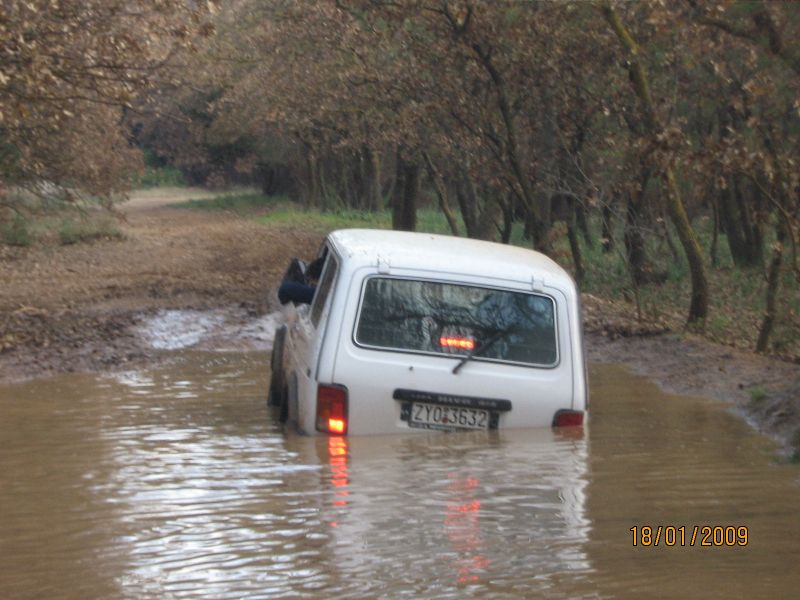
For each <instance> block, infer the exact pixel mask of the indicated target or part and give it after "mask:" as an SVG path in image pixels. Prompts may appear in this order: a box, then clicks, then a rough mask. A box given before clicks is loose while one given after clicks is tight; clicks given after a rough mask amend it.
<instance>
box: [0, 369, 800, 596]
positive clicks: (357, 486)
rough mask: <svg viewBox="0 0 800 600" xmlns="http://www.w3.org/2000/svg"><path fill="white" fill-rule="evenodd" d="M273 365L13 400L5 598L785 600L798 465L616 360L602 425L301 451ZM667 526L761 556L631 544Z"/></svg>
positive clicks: (5, 402) (190, 372) (53, 387)
mask: <svg viewBox="0 0 800 600" xmlns="http://www.w3.org/2000/svg"><path fill="white" fill-rule="evenodd" d="M264 364H265V359H264V357H263V356H262V355H252V354H251V355H207V354H187V355H185V356H184V358H183V360H182V361H180V362H178V363H176V364H175V365H173V366H172V367H170V368H168V369H164V370H159V371H153V372H148V373H139V372H131V373H124V374H121V375H116V376H114V377H105V378H99V379H96V378H91V377H81V376H71V377H63V378H58V379H53V380H49V381H45V382H37V383H34V384H27V385H21V386H14V387H10V388H4V389H0V414H2V419H0V465H2V469H0V515H2V519H0V555H1V556H2V557H3V561H2V566H0V597H3V598H6V597H8V598H34V597H47V598H100V597H103V598H242V597H247V598H272V597H278V598H280V597H291V598H298V597H299V598H319V597H325V598H329V597H330V598H354V597H358V598H382V597H383V598H403V597H410V598H463V597H491V598H525V597H548V598H616V597H632V598H638V597H643V596H647V595H648V594H651V592H652V590H653V589H657V590H658V594H657V595H658V596H659V597H676V598H680V597H686V596H687V595H688V596H691V595H696V594H694V591H696V590H697V589H702V590H703V592H702V594H701V595H702V596H704V597H724V596H726V595H731V594H733V595H742V594H740V593H738V592H741V593H744V594H745V595H749V596H750V597H782V596H783V597H788V596H787V594H789V596H791V595H793V591H795V590H796V589H797V587H798V584H800V581H799V579H800V576H798V574H797V572H796V571H795V570H793V569H791V568H789V567H788V566H789V565H793V564H794V563H796V560H797V558H798V552H797V548H798V546H797V539H798V535H800V519H799V518H798V514H797V511H796V505H797V496H798V483H797V471H796V469H795V470H792V469H793V468H792V467H778V466H776V465H772V464H771V463H770V458H769V455H768V454H767V451H768V448H769V446H768V445H767V444H765V443H764V442H763V440H761V439H760V438H758V437H756V436H754V435H752V434H751V433H750V432H749V431H748V430H747V429H746V427H745V426H744V425H742V424H741V423H740V422H739V421H738V420H736V419H733V418H731V417H730V416H729V415H728V414H727V413H725V412H724V411H723V410H719V407H718V406H717V405H709V404H707V403H704V402H702V401H698V400H695V399H681V398H667V397H664V396H663V395H661V394H659V392H658V391H657V390H656V389H655V388H654V387H652V386H650V385H649V384H647V383H646V382H643V381H641V380H638V379H635V378H632V377H630V376H628V375H626V374H625V373H623V372H622V371H617V370H614V369H610V368H604V369H603V370H602V371H597V370H595V371H594V372H593V373H592V382H593V390H594V391H595V392H596V395H594V396H593V401H594V404H593V407H594V413H593V418H592V423H591V431H590V432H588V433H587V435H582V434H580V432H579V433H578V434H577V435H576V434H575V433H574V432H572V433H571V434H567V433H556V432H553V431H551V430H548V429H545V430H525V431H495V432H469V433H465V434H457V435H448V434H440V433H435V432H426V433H419V434H413V435H397V436H382V437H378V436H376V437H354V438H342V437H319V438H309V437H301V436H296V435H287V434H285V433H284V432H283V431H282V428H281V426H280V424H279V423H277V421H276V419H275V417H276V416H277V415H275V414H272V413H270V412H269V411H268V409H267V407H266V406H265V390H266V381H265V379H266V377H265V375H266V374H265V373H264V368H263V365H264ZM589 433H590V435H589ZM590 442H591V443H590ZM655 521H658V522H664V523H665V524H666V523H671V524H674V525H678V526H680V525H687V526H690V525H693V524H695V523H697V524H702V523H704V522H706V521H708V522H714V523H719V524H723V525H747V526H748V527H750V530H749V531H750V539H751V543H750V544H749V545H748V546H747V547H746V548H727V549H726V548H716V549H700V548H650V549H642V548H636V549H634V548H632V547H631V543H630V539H629V536H630V533H629V528H630V527H632V526H634V525H642V524H646V523H650V522H655ZM752 582H758V583H757V585H756V583H752ZM653 586H655V587H653ZM698 586H700V587H699V588H698ZM648 590H649V591H648ZM651 595H652V594H651Z"/></svg>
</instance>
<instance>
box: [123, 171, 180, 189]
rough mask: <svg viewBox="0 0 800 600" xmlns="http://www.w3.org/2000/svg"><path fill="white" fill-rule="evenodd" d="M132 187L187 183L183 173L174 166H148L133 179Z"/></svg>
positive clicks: (174, 185) (170, 185)
mask: <svg viewBox="0 0 800 600" xmlns="http://www.w3.org/2000/svg"><path fill="white" fill-rule="evenodd" d="M132 185H133V187H134V188H139V189H143V188H154V187H185V186H186V185H188V183H187V181H186V178H185V177H184V176H183V173H181V172H180V170H178V169H176V168H175V167H152V166H148V167H147V168H146V169H145V171H144V173H142V175H140V176H138V177H135V178H134V179H133V182H132Z"/></svg>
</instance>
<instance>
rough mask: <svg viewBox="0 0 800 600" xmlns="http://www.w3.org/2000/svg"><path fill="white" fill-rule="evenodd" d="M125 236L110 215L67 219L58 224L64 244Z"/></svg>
mask: <svg viewBox="0 0 800 600" xmlns="http://www.w3.org/2000/svg"><path fill="white" fill-rule="evenodd" d="M123 237H124V236H123V234H122V232H121V231H120V230H119V228H118V227H117V223H116V221H115V220H114V218H113V217H111V216H108V215H93V216H91V217H88V218H82V219H66V220H64V221H62V222H61V224H60V225H59V226H58V239H59V241H60V243H61V244H62V245H64V246H68V245H71V244H78V243H84V242H93V241H96V240H119V239H122V238H123Z"/></svg>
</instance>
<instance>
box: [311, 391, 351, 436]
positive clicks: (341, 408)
mask: <svg viewBox="0 0 800 600" xmlns="http://www.w3.org/2000/svg"><path fill="white" fill-rule="evenodd" d="M317 431H325V432H327V433H336V434H340V435H344V434H345V433H347V388H344V387H341V386H338V385H322V384H320V386H319V387H318V388H317Z"/></svg>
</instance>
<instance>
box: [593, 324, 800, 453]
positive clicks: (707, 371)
mask: <svg viewBox="0 0 800 600" xmlns="http://www.w3.org/2000/svg"><path fill="white" fill-rule="evenodd" d="M586 351H587V357H588V359H589V361H590V362H596V363H618V364H623V365H626V366H627V367H628V368H629V369H631V370H632V371H633V372H634V373H636V374H638V375H643V376H645V377H648V378H649V379H651V380H653V381H655V382H656V383H657V384H658V385H659V386H660V387H661V388H662V389H663V390H664V391H666V392H669V393H673V394H682V395H691V396H704V397H707V398H713V399H716V400H720V401H723V402H726V403H728V404H729V405H730V406H731V407H732V408H733V410H734V411H735V412H736V413H738V414H739V415H741V416H742V417H743V418H744V419H746V420H747V421H748V422H749V423H750V424H751V425H752V426H753V427H754V428H756V429H757V430H758V431H760V432H761V433H764V434H766V435H768V436H770V437H772V438H773V439H775V440H776V441H777V442H778V443H779V444H780V445H781V447H782V453H783V455H784V456H785V457H786V458H787V459H788V460H791V461H793V462H797V461H800V367H798V365H795V364H792V363H787V362H783V361H779V360H775V359H771V358H768V357H764V356H759V355H757V354H753V353H751V352H745V351H742V350H738V349H735V348H731V347H728V346H722V345H719V344H714V343H712V342H709V341H707V340H704V339H702V338H699V337H696V336H691V335H688V334H677V333H674V332H660V331H659V332H651V333H646V332H645V333H640V334H638V335H629V336H620V335H617V334H613V333H611V334H610V333H609V331H608V330H601V331H591V330H590V331H589V332H588V333H587V335H586ZM589 385H590V389H591V381H590V384H589Z"/></svg>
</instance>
